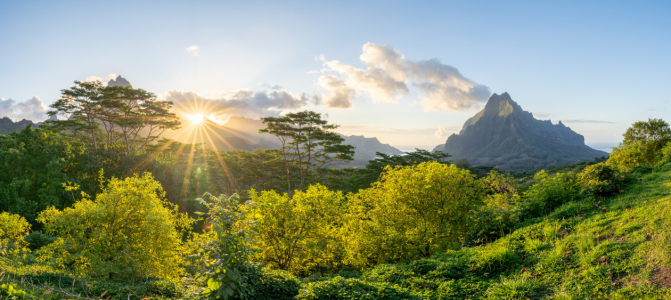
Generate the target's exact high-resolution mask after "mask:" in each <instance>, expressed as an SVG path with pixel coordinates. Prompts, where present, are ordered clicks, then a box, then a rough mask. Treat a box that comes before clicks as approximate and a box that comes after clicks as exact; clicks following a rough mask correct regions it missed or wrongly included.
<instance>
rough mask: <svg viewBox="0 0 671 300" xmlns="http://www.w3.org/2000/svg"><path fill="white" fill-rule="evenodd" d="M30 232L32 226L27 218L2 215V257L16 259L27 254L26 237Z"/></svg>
mask: <svg viewBox="0 0 671 300" xmlns="http://www.w3.org/2000/svg"><path fill="white" fill-rule="evenodd" d="M28 231H30V224H29V223H28V222H27V221H26V219H25V218H23V217H21V216H19V215H14V214H10V213H8V212H3V213H0V256H9V257H15V256H18V255H20V254H22V253H25V252H30V251H29V250H28V248H26V246H27V243H26V242H25V240H24V239H25V237H26V236H27V235H28Z"/></svg>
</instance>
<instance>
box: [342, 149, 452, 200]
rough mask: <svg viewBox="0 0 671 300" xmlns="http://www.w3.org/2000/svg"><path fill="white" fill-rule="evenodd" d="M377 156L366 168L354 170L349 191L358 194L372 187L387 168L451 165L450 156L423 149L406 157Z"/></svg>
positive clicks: (409, 153) (377, 153) (416, 150)
mask: <svg viewBox="0 0 671 300" xmlns="http://www.w3.org/2000/svg"><path fill="white" fill-rule="evenodd" d="M375 155H377V158H375V159H373V160H370V161H368V164H366V167H365V168H361V169H354V174H353V176H352V177H351V178H350V179H349V185H350V187H349V189H348V191H351V192H357V191H358V190H360V189H367V188H369V187H371V185H372V184H373V183H374V182H376V181H378V180H379V179H380V175H381V174H382V173H384V171H385V168H386V167H387V166H390V167H392V168H394V167H397V166H413V165H417V164H420V163H423V162H430V161H437V162H441V163H445V164H449V161H447V160H446V159H447V158H448V157H450V155H449V154H447V153H443V152H441V151H436V152H429V151H426V150H422V149H415V151H413V152H408V153H406V154H404V155H389V154H385V153H380V152H376V153H375Z"/></svg>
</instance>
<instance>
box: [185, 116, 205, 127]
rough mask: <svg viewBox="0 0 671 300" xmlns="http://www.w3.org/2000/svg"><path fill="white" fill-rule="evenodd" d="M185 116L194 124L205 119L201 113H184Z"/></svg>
mask: <svg viewBox="0 0 671 300" xmlns="http://www.w3.org/2000/svg"><path fill="white" fill-rule="evenodd" d="M186 118H187V119H189V120H190V121H191V123H193V124H194V125H196V124H200V123H203V121H205V116H204V115H203V114H194V115H189V114H186Z"/></svg>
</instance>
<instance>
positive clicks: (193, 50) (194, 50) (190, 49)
mask: <svg viewBox="0 0 671 300" xmlns="http://www.w3.org/2000/svg"><path fill="white" fill-rule="evenodd" d="M198 49H200V47H198V46H197V45H193V46H191V47H188V48H186V52H188V53H191V54H192V55H193V56H198Z"/></svg>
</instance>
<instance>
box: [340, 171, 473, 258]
mask: <svg viewBox="0 0 671 300" xmlns="http://www.w3.org/2000/svg"><path fill="white" fill-rule="evenodd" d="M484 190H485V189H484V188H483V186H482V183H481V182H480V181H477V180H475V178H474V177H473V175H472V174H471V173H470V172H469V171H468V170H462V169H459V168H457V167H456V166H454V165H450V166H447V165H444V164H440V163H437V162H426V163H421V164H419V165H416V166H411V167H396V168H393V169H392V168H387V169H386V172H385V173H384V174H383V175H382V179H381V180H380V181H378V182H376V183H375V184H374V186H373V187H371V188H369V189H366V190H360V191H359V193H357V194H350V195H349V197H348V200H349V207H348V209H349V211H348V213H347V216H346V221H345V225H344V229H343V234H344V236H345V237H344V238H343V240H344V242H345V244H346V249H347V259H348V262H350V263H352V264H354V265H358V266H365V265H373V264H375V263H376V262H377V263H384V262H393V261H402V260H404V261H409V260H412V259H417V258H421V257H429V256H431V255H432V254H434V253H438V252H442V251H445V250H447V249H449V248H450V247H453V246H455V245H458V244H459V243H460V242H461V240H462V239H463V237H464V235H465V234H466V232H467V231H468V229H469V226H470V216H471V215H472V211H473V210H474V209H476V208H477V207H479V206H480V205H481V204H482V198H483V196H484Z"/></svg>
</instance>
